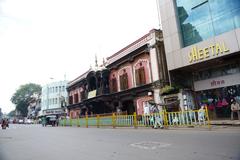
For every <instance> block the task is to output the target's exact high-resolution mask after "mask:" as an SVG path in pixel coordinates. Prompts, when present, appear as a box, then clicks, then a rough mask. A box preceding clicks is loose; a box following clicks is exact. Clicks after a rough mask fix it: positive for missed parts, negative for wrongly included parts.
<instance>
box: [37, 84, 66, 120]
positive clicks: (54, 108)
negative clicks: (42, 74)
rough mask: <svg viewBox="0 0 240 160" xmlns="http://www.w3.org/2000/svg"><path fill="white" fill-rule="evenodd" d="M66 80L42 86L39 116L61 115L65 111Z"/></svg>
mask: <svg viewBox="0 0 240 160" xmlns="http://www.w3.org/2000/svg"><path fill="white" fill-rule="evenodd" d="M67 83H68V82H67V81H66V80H64V81H58V82H52V83H49V84H47V85H45V86H43V87H42V97H41V116H42V115H51V114H54V115H61V114H64V112H65V108H64V107H65V106H66V102H67V98H68V94H67V90H66V87H67Z"/></svg>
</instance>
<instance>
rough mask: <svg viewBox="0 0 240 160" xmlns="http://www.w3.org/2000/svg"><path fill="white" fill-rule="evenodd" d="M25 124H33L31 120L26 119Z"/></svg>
mask: <svg viewBox="0 0 240 160" xmlns="http://www.w3.org/2000/svg"><path fill="white" fill-rule="evenodd" d="M25 124H33V120H31V119H27V120H26V122H25Z"/></svg>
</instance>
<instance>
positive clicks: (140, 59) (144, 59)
mask: <svg viewBox="0 0 240 160" xmlns="http://www.w3.org/2000/svg"><path fill="white" fill-rule="evenodd" d="M149 59H150V57H149V54H148V53H143V54H141V55H139V56H137V57H136V58H135V59H134V60H133V62H126V63H123V64H122V65H120V66H119V67H118V69H112V70H111V71H110V76H109V81H111V80H112V79H113V78H114V77H115V78H117V84H118V91H121V90H120V78H119V77H120V76H121V75H122V74H123V70H126V73H127V74H128V87H129V89H130V88H133V87H137V85H136V78H135V70H136V69H139V67H140V65H139V64H140V63H142V66H143V67H144V72H145V78H146V84H148V83H151V82H152V79H151V72H152V71H151V67H150V62H149ZM113 75H114V76H113Z"/></svg>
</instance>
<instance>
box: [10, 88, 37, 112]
mask: <svg viewBox="0 0 240 160" xmlns="http://www.w3.org/2000/svg"><path fill="white" fill-rule="evenodd" d="M41 90H42V87H41V86H40V85H38V84H34V83H29V84H25V85H21V86H20V87H19V89H18V90H17V91H16V92H15V93H14V94H13V96H12V98H11V101H12V103H14V104H15V105H16V110H18V111H20V113H21V114H22V115H23V116H26V115H27V107H28V103H29V100H30V98H31V96H32V95H33V94H34V93H37V94H40V93H41Z"/></svg>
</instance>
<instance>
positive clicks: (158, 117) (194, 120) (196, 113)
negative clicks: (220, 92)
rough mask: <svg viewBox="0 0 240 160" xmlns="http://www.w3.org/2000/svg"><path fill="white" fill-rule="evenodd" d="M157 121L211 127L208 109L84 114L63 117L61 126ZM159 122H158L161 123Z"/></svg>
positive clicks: (137, 124) (166, 125)
mask: <svg viewBox="0 0 240 160" xmlns="http://www.w3.org/2000/svg"><path fill="white" fill-rule="evenodd" d="M157 121H159V123H160V124H161V125H162V126H164V128H169V127H208V128H209V129H210V128H211V125H210V120H209V116H208V110H207V108H205V109H204V110H189V111H179V112H167V111H165V110H163V111H161V112H159V113H152V114H150V115H137V114H136V113H134V114H133V115H127V114H123V115H122V114H116V113H112V114H107V115H104V114H101V115H95V116H88V115H86V116H84V117H80V118H77V119H71V118H69V119H66V118H65V119H61V120H60V122H59V124H60V126H76V127H86V128H87V127H89V126H95V127H98V128H99V127H104V126H110V127H113V128H115V127H134V128H137V127H153V126H156V123H157ZM159 123H158V124H159Z"/></svg>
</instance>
